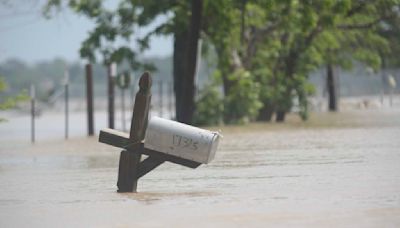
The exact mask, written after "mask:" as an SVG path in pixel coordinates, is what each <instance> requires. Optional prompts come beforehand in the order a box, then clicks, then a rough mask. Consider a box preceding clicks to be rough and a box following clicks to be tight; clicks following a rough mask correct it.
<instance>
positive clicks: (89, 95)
mask: <svg viewBox="0 0 400 228" xmlns="http://www.w3.org/2000/svg"><path fill="white" fill-rule="evenodd" d="M86 106H87V121H88V136H92V135H94V122H93V77H92V65H91V64H86Z"/></svg>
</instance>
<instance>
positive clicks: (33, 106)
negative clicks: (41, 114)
mask: <svg viewBox="0 0 400 228" xmlns="http://www.w3.org/2000/svg"><path fill="white" fill-rule="evenodd" d="M30 95H31V142H32V143H35V85H33V84H31V88H30Z"/></svg>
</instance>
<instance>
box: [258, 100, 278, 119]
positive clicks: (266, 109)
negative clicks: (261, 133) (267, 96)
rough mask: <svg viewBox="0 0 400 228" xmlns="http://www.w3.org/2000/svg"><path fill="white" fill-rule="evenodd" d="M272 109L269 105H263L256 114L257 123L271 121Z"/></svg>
mask: <svg viewBox="0 0 400 228" xmlns="http://www.w3.org/2000/svg"><path fill="white" fill-rule="evenodd" d="M272 114H274V108H273V107H272V105H270V104H263V107H262V108H261V109H260V111H259V112H258V116H257V121H267V122H269V121H271V119H272Z"/></svg>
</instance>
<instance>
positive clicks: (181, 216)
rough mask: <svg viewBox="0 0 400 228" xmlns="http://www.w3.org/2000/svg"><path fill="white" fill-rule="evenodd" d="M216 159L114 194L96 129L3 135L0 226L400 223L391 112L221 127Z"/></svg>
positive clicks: (398, 120)
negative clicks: (80, 134)
mask: <svg viewBox="0 0 400 228" xmlns="http://www.w3.org/2000/svg"><path fill="white" fill-rule="evenodd" d="M222 131H223V134H224V138H223V140H222V141H221V144H220V147H219V150H218V151H217V154H216V158H215V160H214V161H213V162H212V163H211V164H209V165H202V166H200V167H199V168H198V169H194V170H193V169H188V168H185V167H180V166H178V165H174V164H170V163H166V164H163V165H162V166H160V167H159V168H157V169H156V170H154V171H153V172H151V173H150V174H148V175H146V176H145V177H144V178H142V179H141V180H140V182H139V187H138V190H139V193H136V194H134V193H124V194H120V193H116V179H117V168H118V159H119V150H118V149H117V148H113V147H110V146H107V145H103V144H100V143H97V139H96V138H89V139H87V138H74V139H71V140H69V141H54V140H52V141H47V142H46V141H45V142H40V143H38V144H36V145H33V146H31V145H28V144H24V143H19V142H17V141H12V140H11V141H10V140H7V141H5V140H3V141H1V140H0V143H1V146H0V227H28V226H29V227H59V226H61V227H75V226H76V227H132V226H138V227H232V226H233V227H265V226H285V227H286V226H303V227H308V226H316V227H321V226H323V227H325V226H346V227H354V226H362V227H365V226H366V227H387V226H389V227H399V226H400V111H399V110H397V111H396V110H386V111H385V110H381V111H377V110H375V111H365V112H347V113H341V114H318V115H314V116H313V117H312V119H311V120H310V121H309V122H307V123H301V122H299V121H297V120H296V119H295V118H293V119H289V122H288V123H286V124H283V125H282V124H281V125H280V124H251V125H249V126H246V127H223V128H222Z"/></svg>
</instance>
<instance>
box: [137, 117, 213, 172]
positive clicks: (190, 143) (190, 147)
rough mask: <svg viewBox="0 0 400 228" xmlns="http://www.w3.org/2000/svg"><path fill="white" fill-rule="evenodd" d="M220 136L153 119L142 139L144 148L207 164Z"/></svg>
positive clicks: (170, 121)
mask: <svg viewBox="0 0 400 228" xmlns="http://www.w3.org/2000/svg"><path fill="white" fill-rule="evenodd" d="M219 138H220V135H219V133H217V132H211V131H207V130H204V129H201V128H197V127H193V126H190V125H187V124H182V123H179V122H176V121H172V120H167V119H162V118H159V117H153V118H151V119H150V121H149V124H148V126H147V130H146V136H145V138H144V147H145V148H148V149H151V150H156V151H160V152H163V153H166V154H170V155H173V156H177V157H180V158H184V159H188V160H191V161H195V162H199V163H203V164H207V163H209V162H210V161H211V160H212V159H214V156H215V151H216V150H217V147H218V143H219Z"/></svg>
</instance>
